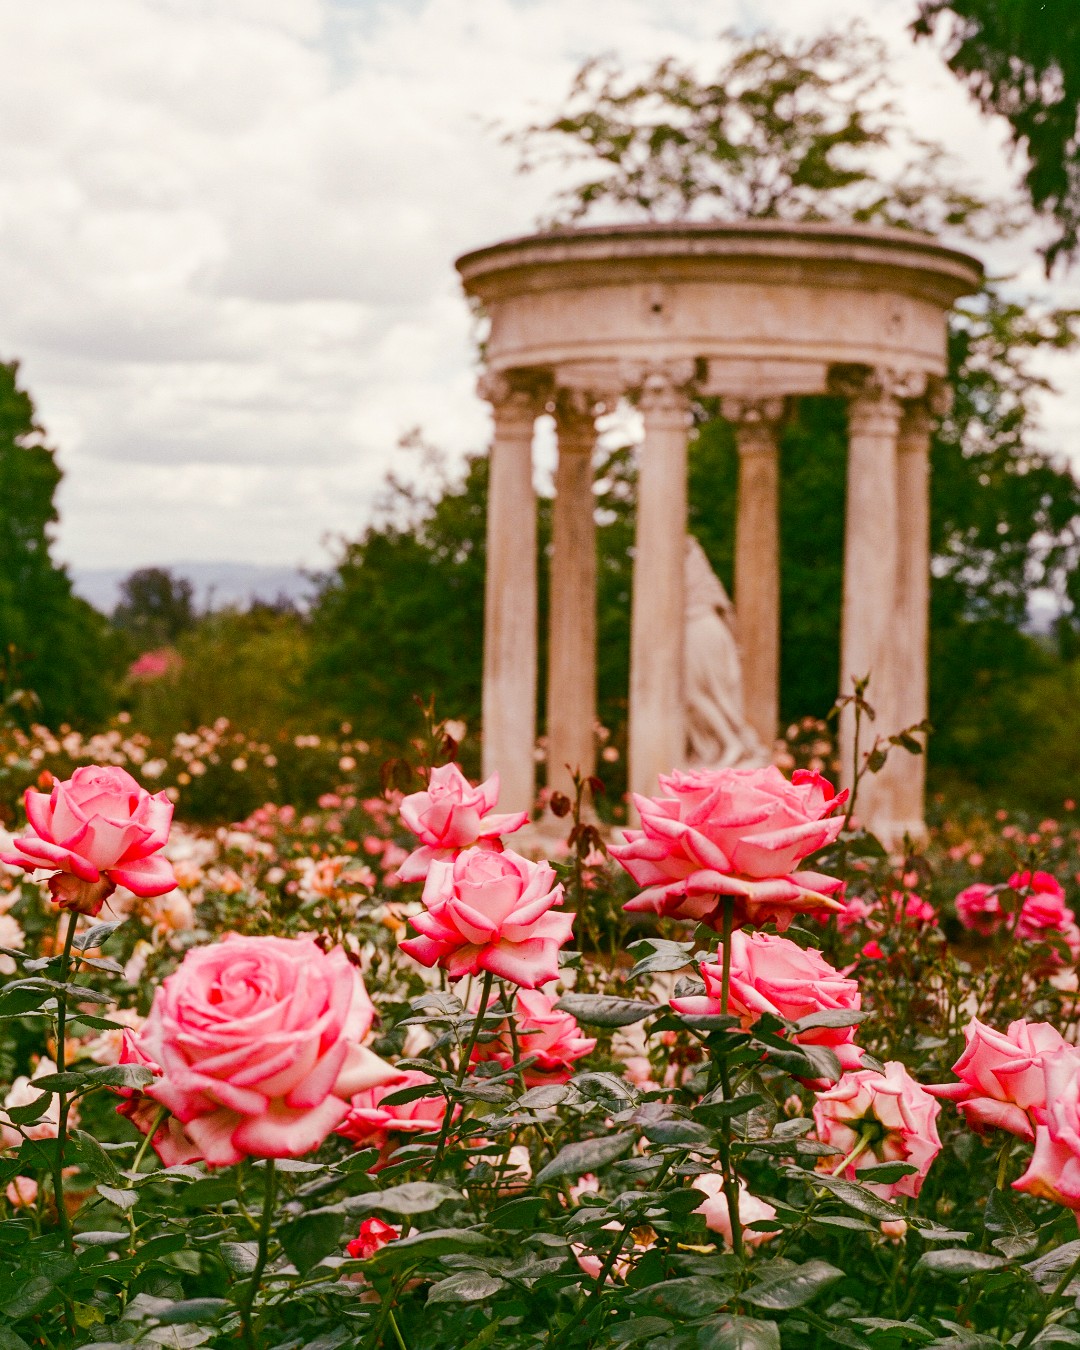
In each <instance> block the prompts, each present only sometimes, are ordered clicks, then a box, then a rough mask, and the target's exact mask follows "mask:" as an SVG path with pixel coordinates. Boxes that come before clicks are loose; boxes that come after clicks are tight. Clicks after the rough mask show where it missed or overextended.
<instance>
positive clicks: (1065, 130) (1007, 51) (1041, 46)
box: [914, 0, 1080, 270]
mask: <svg viewBox="0 0 1080 1350" xmlns="http://www.w3.org/2000/svg"><path fill="white" fill-rule="evenodd" d="M914 31H915V32H916V34H918V35H920V36H925V35H927V34H930V33H940V34H941V36H942V38H943V42H944V50H945V59H946V61H947V62H948V64H949V68H950V69H951V70H952V71H953V72H954V73H955V74H956V75H957V76H958V77H959V78H960V79H961V80H962V81H963V82H964V84H966V85H967V87H968V89H969V90H970V91H971V93H972V94H973V95H974V96H975V98H976V99H977V100H978V102H979V105H980V106H981V107H982V108H983V110H984V111H985V112H990V113H998V114H1000V116H1002V117H1004V118H1005V119H1006V120H1007V121H1008V123H1009V125H1010V127H1011V128H1012V134H1013V139H1014V141H1015V142H1016V144H1017V145H1018V146H1019V147H1021V148H1022V149H1023V150H1024V151H1025V152H1026V154H1027V158H1028V168H1027V171H1026V173H1025V175H1024V185H1025V187H1026V188H1027V191H1028V194H1029V196H1030V198H1031V201H1032V204H1033V206H1035V208H1036V209H1037V210H1039V211H1044V212H1046V213H1047V214H1048V215H1049V216H1050V217H1051V218H1052V219H1053V220H1054V221H1055V223H1056V225H1057V236H1056V238H1054V239H1053V240H1052V241H1051V243H1050V244H1049V246H1048V247H1047V249H1046V250H1045V255H1044V256H1045V258H1046V265H1047V270H1049V269H1050V268H1052V267H1053V265H1054V262H1055V261H1056V260H1057V259H1059V258H1060V259H1063V260H1064V259H1071V258H1074V257H1075V256H1076V253H1077V250H1078V248H1080V6H1078V5H1077V4H1076V0H923V4H922V6H921V8H920V12H919V17H918V19H917V20H916V22H915V24H914Z"/></svg>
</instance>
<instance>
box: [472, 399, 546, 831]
mask: <svg viewBox="0 0 1080 1350" xmlns="http://www.w3.org/2000/svg"><path fill="white" fill-rule="evenodd" d="M479 392H480V396H481V398H484V399H486V400H487V401H488V402H489V403H490V404H491V405H492V411H493V413H494V418H495V430H494V436H493V438H492V442H491V462H490V470H489V481H488V507H487V576H486V583H485V590H484V687H483V736H484V744H483V766H484V776H485V777H487V776H488V775H489V774H492V773H494V772H495V771H496V770H497V771H498V773H499V776H500V779H501V791H500V794H499V807H500V809H501V810H504V811H527V810H531V809H532V806H533V802H534V799H535V796H536V786H535V780H536V766H535V759H534V751H535V746H536V646H537V643H536V624H537V613H536V494H535V491H534V489H533V480H532V442H533V424H534V423H535V421H536V418H537V415H538V414H539V413H540V412H541V411H542V410H543V401H542V398H541V397H540V394H539V392H538V390H537V389H536V388H535V387H529V386H527V385H525V386H523V385H521V384H516V385H515V383H513V382H511V380H509V379H507V378H506V377H505V376H502V375H494V376H490V375H487V376H484V377H482V379H481V381H480V386H479Z"/></svg>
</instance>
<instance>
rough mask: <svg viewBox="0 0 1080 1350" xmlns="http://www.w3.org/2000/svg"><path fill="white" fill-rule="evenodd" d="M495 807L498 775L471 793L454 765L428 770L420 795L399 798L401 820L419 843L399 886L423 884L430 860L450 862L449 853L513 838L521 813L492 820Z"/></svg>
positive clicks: (404, 867) (400, 873) (403, 868)
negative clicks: (483, 843) (425, 786)
mask: <svg viewBox="0 0 1080 1350" xmlns="http://www.w3.org/2000/svg"><path fill="white" fill-rule="evenodd" d="M498 801H499V775H498V774H497V773H493V774H492V775H491V777H490V778H488V779H487V780H486V781H485V782H483V783H481V784H480V786H479V787H473V785H472V784H471V783H470V782H469V780H468V779H467V778H466V777H465V775H464V774H463V773H462V772H461V770H460V769H459V768H458V766H457V765H456V764H442V765H440V766H439V768H437V769H432V770H431V774H430V776H429V778H428V785H427V788H426V789H425V791H423V792H413V793H411V794H410V795H409V796H408V797H405V798H403V800H402V803H401V819H402V820H403V821H404V822H405V824H406V825H408V827H409V829H410V830H412V832H413V834H415V835H417V836H418V837H419V839H420V845H421V846H420V848H418V849H416V850H415V851H414V852H413V853H410V854H409V856H408V857H407V858H406V859H405V860H404V862H402V864H401V866H400V867H399V868H398V877H399V878H400V879H401V880H402V881H423V880H424V878H425V877H426V876H427V874H428V868H429V867H430V866H431V864H432V863H433V862H434V861H435V860H436V859H444V860H446V859H450V860H452V859H453V857H454V854H455V853H458V852H460V850H461V849H463V848H470V847H471V846H472V845H473V844H477V843H480V842H481V841H483V842H485V843H487V844H488V846H489V847H492V848H496V849H497V848H499V847H500V844H499V835H501V834H513V832H514V831H515V830H520V829H521V827H522V825H525V824H527V822H528V819H529V813H528V812H527V811H514V812H510V813H509V814H507V815H501V816H500V815H492V814H491V812H492V811H493V810H494V808H495V806H496V805H497V804H498Z"/></svg>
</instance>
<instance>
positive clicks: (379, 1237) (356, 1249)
mask: <svg viewBox="0 0 1080 1350" xmlns="http://www.w3.org/2000/svg"><path fill="white" fill-rule="evenodd" d="M400 1236H401V1229H400V1228H395V1227H394V1225H393V1224H392V1223H384V1222H383V1221H382V1219H365V1220H364V1222H363V1223H362V1224H361V1225H360V1232H359V1234H358V1235H357V1236H356V1237H354V1238H353V1240H352V1241H351V1242H350V1243H349V1244H348V1245H347V1246H346V1248H345V1250H346V1251H347V1252H348V1253H349V1255H350V1256H352V1257H359V1258H360V1259H361V1260H364V1261H366V1260H367V1258H368V1257H369V1256H374V1255H375V1253H376V1252H377V1251H379V1249H380V1248H382V1247H385V1246H386V1244H387V1243H388V1242H394V1241H395V1240H396V1239H397V1238H399V1237H400Z"/></svg>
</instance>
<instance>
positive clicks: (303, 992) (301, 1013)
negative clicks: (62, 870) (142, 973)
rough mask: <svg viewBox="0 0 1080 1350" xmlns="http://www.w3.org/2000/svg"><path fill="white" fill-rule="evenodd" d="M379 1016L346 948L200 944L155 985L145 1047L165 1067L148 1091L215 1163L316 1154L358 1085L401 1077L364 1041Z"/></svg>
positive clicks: (261, 942) (295, 943) (233, 940)
mask: <svg viewBox="0 0 1080 1350" xmlns="http://www.w3.org/2000/svg"><path fill="white" fill-rule="evenodd" d="M373 1017H374V1009H373V1008H372V1006H371V1000H370V999H369V998H368V996H367V990H366V989H365V988H364V981H363V979H362V978H361V976H360V972H359V971H358V970H357V969H356V968H355V967H354V966H352V965H351V964H350V962H349V959H348V957H347V956H346V954H345V952H344V951H343V950H342V949H341V948H340V947H335V948H334V949H333V951H331V952H324V951H322V950H321V948H320V947H318V946H317V945H316V943H315V942H314V941H313V940H312V939H311V938H308V937H297V938H278V937H240V936H239V935H238V934H236V933H227V934H226V935H225V937H224V939H223V940H222V941H221V942H216V943H214V944H213V945H212V946H209V947H197V948H195V949H193V950H192V951H189V952H188V954H187V955H186V956H185V957H184V960H183V961H182V962H181V964H180V966H179V968H178V969H177V970H176V971H174V972H173V974H172V975H170V976H168V978H167V979H166V980H165V982H164V983H163V984H162V985H161V987H160V988H159V989H158V991H157V993H156V994H155V995H154V1002H153V1005H152V1007H151V1009H150V1015H149V1017H148V1018H147V1020H146V1025H145V1027H144V1028H143V1031H142V1034H141V1036H140V1038H139V1049H140V1051H141V1052H142V1053H143V1054H144V1055H145V1056H147V1057H148V1058H149V1059H150V1060H152V1061H153V1062H154V1063H155V1064H158V1065H160V1067H161V1077H160V1078H158V1079H156V1080H155V1081H154V1082H153V1083H152V1084H150V1086H149V1087H148V1088H147V1089H146V1091H147V1095H148V1096H150V1097H153V1098H154V1099H155V1100H156V1101H158V1102H160V1103H161V1104H162V1105H163V1106H167V1107H168V1108H169V1110H170V1111H171V1112H172V1113H173V1115H174V1116H176V1117H177V1119H178V1120H179V1121H180V1122H181V1123H182V1124H183V1125H184V1126H186V1129H187V1133H188V1135H189V1136H190V1137H191V1139H192V1140H193V1141H194V1143H195V1146H196V1147H197V1148H198V1149H199V1151H200V1153H201V1154H202V1156H203V1157H204V1158H205V1159H206V1161H207V1162H208V1163H210V1164H211V1165H212V1166H214V1167H224V1166H227V1165H228V1164H229V1163H236V1162H239V1161H240V1159H241V1158H243V1157H257V1158H258V1157H265V1158H291V1157H296V1156H297V1155H299V1154H302V1153H308V1152H310V1151H311V1150H312V1149H315V1148H318V1146H319V1145H320V1144H321V1143H322V1141H323V1140H324V1139H325V1138H326V1136H327V1135H328V1134H329V1133H330V1131H331V1130H333V1129H334V1128H335V1126H337V1125H339V1124H340V1123H341V1121H342V1120H344V1119H345V1117H346V1116H347V1115H348V1112H349V1099H350V1098H351V1097H352V1095H353V1093H354V1092H359V1091H361V1089H363V1088H365V1087H369V1086H370V1085H371V1084H373V1083H380V1082H385V1081H386V1080H387V1079H388V1078H391V1077H393V1074H394V1071H393V1069H392V1068H391V1067H390V1065H389V1064H385V1063H383V1061H382V1060H381V1059H379V1058H377V1057H376V1056H375V1055H373V1054H372V1053H371V1051H370V1050H367V1049H365V1048H364V1046H363V1045H362V1044H361V1042H362V1041H363V1039H364V1037H365V1036H366V1034H367V1032H368V1030H369V1028H370V1026H371V1023H372V1019H373Z"/></svg>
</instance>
